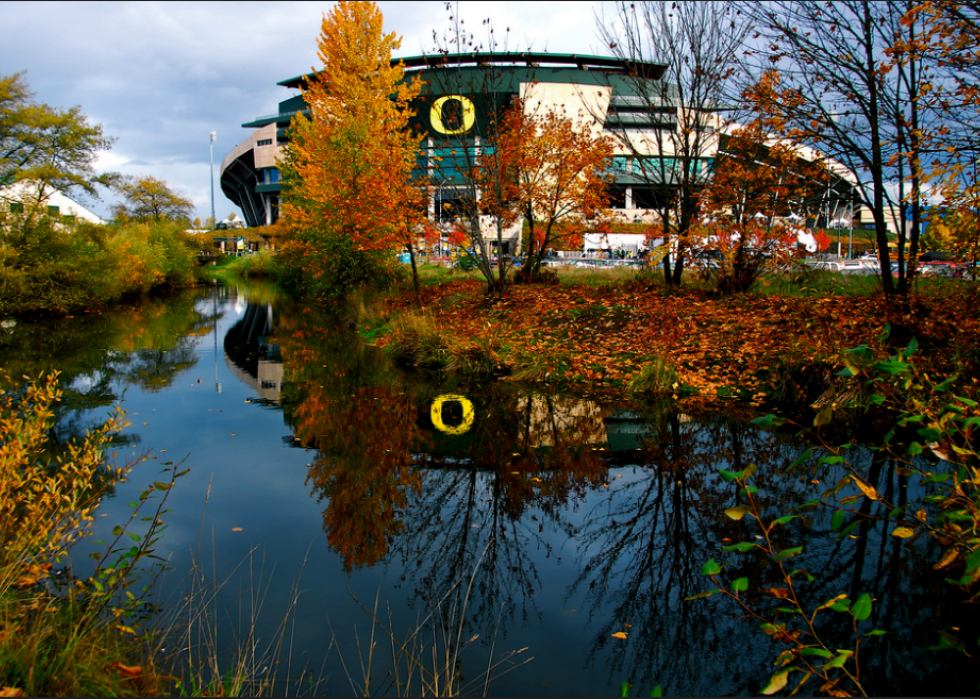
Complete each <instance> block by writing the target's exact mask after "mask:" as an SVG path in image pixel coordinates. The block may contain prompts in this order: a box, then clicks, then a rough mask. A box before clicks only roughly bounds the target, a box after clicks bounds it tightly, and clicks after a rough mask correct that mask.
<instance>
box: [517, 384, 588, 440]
mask: <svg viewBox="0 0 980 699" xmlns="http://www.w3.org/2000/svg"><path fill="white" fill-rule="evenodd" d="M517 405H518V411H519V413H520V414H521V415H523V414H524V413H525V411H527V413H528V415H529V419H528V427H527V429H528V432H529V437H530V440H529V441H530V443H531V445H532V446H535V447H553V446H555V444H557V443H558V442H559V441H564V442H573V443H575V444H604V443H605V442H606V440H607V436H606V426H605V424H604V423H603V421H602V408H601V407H600V406H599V404H598V403H595V402H593V401H590V400H580V399H576V398H562V397H559V396H544V395H540V394H535V395H532V396H530V397H528V398H521V399H520V400H519V401H518V403H517ZM529 408H530V409H529Z"/></svg>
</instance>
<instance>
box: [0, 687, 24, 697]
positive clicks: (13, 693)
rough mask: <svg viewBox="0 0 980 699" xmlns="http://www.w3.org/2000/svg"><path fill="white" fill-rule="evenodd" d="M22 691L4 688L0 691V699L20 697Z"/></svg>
mask: <svg viewBox="0 0 980 699" xmlns="http://www.w3.org/2000/svg"><path fill="white" fill-rule="evenodd" d="M22 696H24V690H23V689H20V688H18V687H4V688H2V689H0V697H22Z"/></svg>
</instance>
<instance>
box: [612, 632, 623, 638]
mask: <svg viewBox="0 0 980 699" xmlns="http://www.w3.org/2000/svg"><path fill="white" fill-rule="evenodd" d="M612 637H613V638H626V634H625V633H623V632H622V631H617V632H616V633H614V634H613V635H612Z"/></svg>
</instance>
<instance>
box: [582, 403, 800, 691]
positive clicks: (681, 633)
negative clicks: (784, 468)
mask: <svg viewBox="0 0 980 699" xmlns="http://www.w3.org/2000/svg"><path fill="white" fill-rule="evenodd" d="M651 425H652V426H653V428H654V431H653V432H652V434H651V435H650V436H649V439H648V441H647V444H646V446H645V448H644V450H643V452H642V453H641V454H640V453H638V454H637V460H638V468H634V472H635V477H633V478H631V479H628V480H627V482H626V483H625V484H623V485H621V486H620V487H618V488H617V489H616V490H615V491H614V492H611V493H610V494H609V496H608V497H607V498H605V500H604V501H603V502H602V503H601V504H600V505H599V506H597V507H595V508H594V509H593V510H592V512H591V514H590V516H589V517H588V518H587V520H586V523H585V524H584V525H583V527H582V531H581V533H580V535H579V537H578V541H579V545H578V548H579V550H580V551H581V552H582V557H583V566H582V568H581V572H580V574H579V576H578V578H577V579H576V581H575V582H574V583H573V584H572V586H571V587H570V590H569V594H575V593H576V592H577V591H579V590H584V591H585V594H586V599H588V600H589V602H590V605H589V608H590V609H591V612H590V614H589V619H590V622H592V623H590V626H591V629H590V630H593V631H594V633H595V641H594V645H593V649H592V652H591V653H590V658H591V660H592V662H595V661H596V659H597V658H598V657H599V655H600V654H602V653H612V657H613V660H612V662H611V664H610V666H609V668H608V669H609V673H610V680H611V681H614V680H615V679H616V678H620V677H627V678H630V680H631V681H632V682H633V683H634V684H635V685H636V686H637V687H638V688H640V687H647V686H650V687H652V686H654V685H655V684H657V683H664V684H665V685H668V687H669V691H671V692H680V693H688V694H691V693H694V694H698V693H702V694H703V693H705V692H708V693H713V694H725V693H729V692H732V691H738V689H739V688H740V687H744V686H745V685H744V682H746V681H747V679H746V677H745V676H742V677H740V673H747V676H748V677H752V676H754V675H755V674H756V673H757V667H755V666H754V665H753V663H752V662H748V663H747V655H746V653H745V649H744V648H743V647H740V644H741V643H743V642H744V638H742V639H739V640H738V641H737V642H735V643H733V642H732V640H731V639H732V637H733V636H737V634H735V633H734V632H733V630H732V628H731V622H730V621H729V620H728V619H727V618H726V617H722V618H721V619H719V618H718V617H717V616H716V615H717V611H716V610H717V606H716V605H715V604H713V603H712V602H713V600H712V601H708V602H702V603H700V604H698V603H694V602H685V601H684V598H685V597H689V596H691V595H694V594H696V593H698V592H701V591H702V590H703V589H705V588H704V586H705V583H704V578H703V577H702V575H701V565H702V564H703V563H704V562H705V561H706V560H707V559H708V558H710V557H712V556H717V555H718V553H719V552H720V550H721V545H722V540H723V539H725V538H728V539H731V538H734V537H738V536H739V534H738V533H737V530H738V529H739V526H738V525H736V524H735V523H733V522H727V521H725V519H724V517H723V516H722V514H721V513H722V511H723V510H724V508H725V507H726V506H728V504H727V503H728V501H729V500H730V499H731V497H732V495H733V493H734V491H733V489H732V488H731V487H730V486H729V485H728V484H726V483H724V481H722V480H721V479H720V478H718V477H717V469H718V468H719V467H728V468H735V467H736V464H738V463H740V462H742V461H744V462H745V463H742V466H738V468H741V467H744V465H747V463H748V462H749V461H751V462H753V463H757V464H758V465H759V467H760V471H761V470H765V469H767V468H770V469H771V468H772V467H773V464H775V463H776V462H777V460H778V458H779V456H780V454H781V451H780V450H779V449H776V448H774V447H773V445H771V444H768V443H767V442H766V441H765V440H764V439H763V438H761V437H760V436H759V435H758V433H756V432H755V431H754V430H751V429H747V428H746V426H744V425H742V424H740V423H737V422H728V421H718V420H715V421H709V422H702V421H698V422H693V421H690V420H688V419H686V418H684V417H683V416H681V415H679V414H677V413H676V412H672V411H666V412H664V413H663V414H660V415H654V416H652V417H651ZM736 540H737V539H736ZM719 621H720V622H721V623H719ZM594 623H597V624H598V626H593V625H592V624H594ZM624 629H628V630H629V642H628V643H623V642H621V641H619V640H618V639H615V638H613V637H612V636H611V634H612V633H614V632H617V631H621V630H624ZM750 629H751V627H748V628H746V629H744V633H751V630H750ZM719 652H721V653H725V652H730V653H731V657H730V658H726V662H725V663H716V662H711V663H708V662H703V661H702V658H705V657H707V656H709V655H710V656H713V658H717V654H718V653H719ZM692 667H698V668H699V676H698V677H696V678H694V677H691V668H692ZM668 679H669V683H668V682H667V680H668ZM685 682H691V683H692V684H685Z"/></svg>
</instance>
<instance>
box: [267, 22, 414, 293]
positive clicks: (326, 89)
mask: <svg viewBox="0 0 980 699" xmlns="http://www.w3.org/2000/svg"><path fill="white" fill-rule="evenodd" d="M318 43H319V53H318V56H319V58H320V61H321V62H322V64H323V66H322V68H321V69H320V70H319V71H316V72H315V73H314V74H313V75H312V76H310V77H309V78H308V79H307V81H306V85H305V87H304V89H303V97H304V99H305V100H306V103H307V105H308V106H309V118H307V117H306V116H305V115H303V114H297V115H296V117H295V118H294V119H293V122H292V126H291V129H290V143H289V145H288V146H287V148H286V160H285V167H284V168H283V171H284V180H285V185H286V187H285V190H286V194H285V201H284V204H283V214H284V216H285V217H287V218H288V219H289V220H290V224H291V227H292V228H293V229H294V230H295V231H296V235H295V237H294V239H293V240H292V241H291V244H290V246H289V248H290V249H289V250H288V253H289V254H288V255H287V259H289V260H291V261H292V262H293V263H294V264H295V265H296V266H298V267H299V268H300V270H301V271H302V272H303V273H304V274H303V276H304V277H305V282H306V283H307V284H311V286H309V287H308V290H310V291H313V292H314V293H318V294H321V295H327V296H342V295H344V294H345V293H346V292H347V291H349V290H350V289H351V288H352V287H353V286H355V285H357V284H360V283H362V282H366V281H367V282H371V281H378V280H379V275H380V276H381V277H383V276H384V274H385V272H386V271H390V265H391V263H392V256H391V254H390V253H391V252H393V250H394V249H395V248H396V247H399V246H408V247H409V251H410V252H411V251H412V250H411V244H412V239H413V237H414V236H415V235H416V232H417V230H418V229H419V228H420V224H421V221H422V219H423V217H424V213H425V207H424V205H423V201H424V192H423V191H422V189H421V187H420V186H419V184H418V183H412V181H411V177H412V168H413V166H414V165H415V163H416V158H417V155H418V149H419V141H420V136H419V135H417V134H415V133H413V132H412V130H411V129H410V128H409V119H410V117H411V115H412V109H411V107H410V104H411V102H412V100H413V99H415V98H416V97H417V96H418V93H419V90H420V89H421V82H420V81H418V80H415V81H412V80H405V74H404V67H403V66H402V65H401V64H400V63H396V64H393V63H392V60H391V54H392V51H394V50H396V49H398V48H399V46H400V45H401V39H400V38H399V37H398V36H397V35H395V34H394V33H393V32H389V33H387V34H386V33H384V31H383V17H382V15H381V12H380V10H378V8H377V6H376V5H375V4H374V3H369V2H339V3H337V5H335V6H334V8H333V9H332V10H331V11H330V13H329V14H326V15H324V17H323V23H322V26H321V30H320V38H319V41H318ZM413 267H414V256H413Z"/></svg>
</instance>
